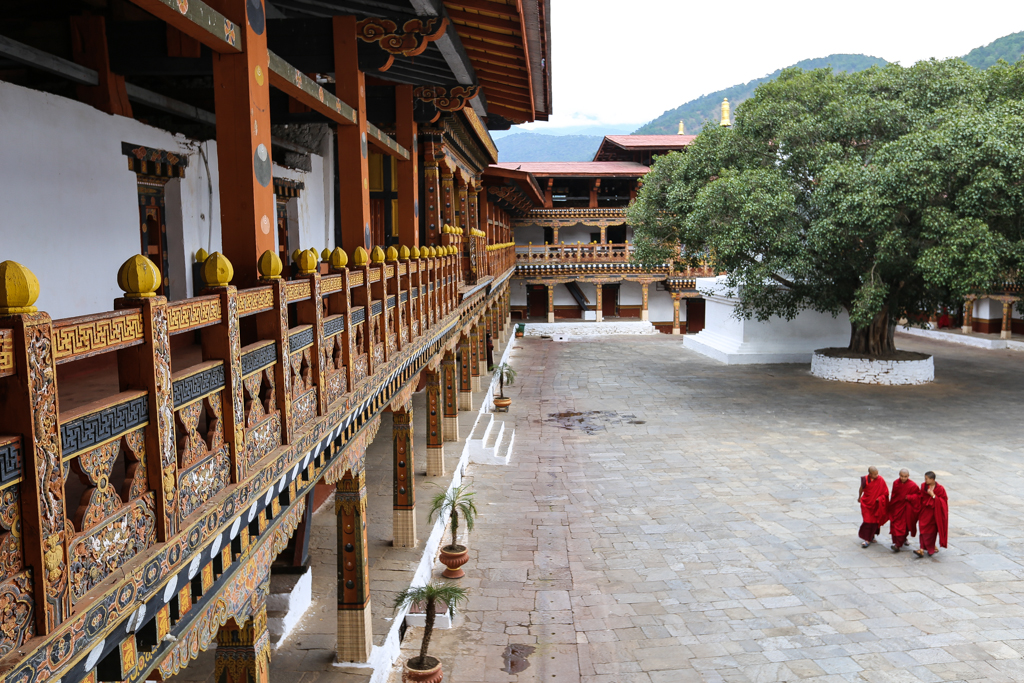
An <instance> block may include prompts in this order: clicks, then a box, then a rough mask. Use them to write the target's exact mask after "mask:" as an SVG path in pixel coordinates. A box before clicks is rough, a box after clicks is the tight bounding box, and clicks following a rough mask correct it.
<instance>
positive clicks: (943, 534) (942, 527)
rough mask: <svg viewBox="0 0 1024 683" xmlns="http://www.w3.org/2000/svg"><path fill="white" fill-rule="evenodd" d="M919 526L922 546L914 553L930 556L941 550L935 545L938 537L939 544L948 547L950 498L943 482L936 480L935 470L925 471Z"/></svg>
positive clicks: (919, 555) (920, 555)
mask: <svg viewBox="0 0 1024 683" xmlns="http://www.w3.org/2000/svg"><path fill="white" fill-rule="evenodd" d="M918 526H919V529H920V534H921V548H920V549H919V550H915V551H914V554H915V555H917V556H918V557H924V554H925V552H927V553H928V557H931V556H932V555H934V554H935V553H937V552H939V549H938V548H936V547H935V539H936V537H938V540H939V545H940V546H942V547H943V548H945V547H946V541H948V540H949V498H948V497H947V496H946V489H945V488H944V487H943V486H942V484H940V483H938V482H937V481H935V473H934V472H925V473H924V485H923V486H922V487H921V514H920V516H919V517H918Z"/></svg>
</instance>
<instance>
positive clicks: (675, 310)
mask: <svg viewBox="0 0 1024 683" xmlns="http://www.w3.org/2000/svg"><path fill="white" fill-rule="evenodd" d="M672 334H679V292H672Z"/></svg>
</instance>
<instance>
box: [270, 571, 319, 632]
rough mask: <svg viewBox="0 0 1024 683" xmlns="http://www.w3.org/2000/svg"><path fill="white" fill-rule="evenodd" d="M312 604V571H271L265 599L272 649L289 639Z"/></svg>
mask: <svg viewBox="0 0 1024 683" xmlns="http://www.w3.org/2000/svg"><path fill="white" fill-rule="evenodd" d="M311 604H313V570H312V568H310V567H306V568H305V570H304V571H300V572H287V573H278V572H271V575H270V595H269V596H267V630H268V631H269V632H270V643H271V645H272V646H273V647H275V648H276V647H277V646H278V644H279V643H280V642H281V641H282V640H284V639H285V638H287V637H288V634H289V633H290V632H291V630H292V629H293V628H295V625H296V624H298V623H299V620H300V619H301V618H302V615H303V614H304V613H305V612H306V610H307V609H309V606H310V605H311Z"/></svg>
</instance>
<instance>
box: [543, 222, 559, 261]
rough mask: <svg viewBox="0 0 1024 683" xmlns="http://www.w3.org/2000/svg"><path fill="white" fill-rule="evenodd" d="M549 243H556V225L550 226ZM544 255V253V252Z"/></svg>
mask: <svg viewBox="0 0 1024 683" xmlns="http://www.w3.org/2000/svg"><path fill="white" fill-rule="evenodd" d="M551 244H558V226H557V225H555V226H554V227H552V228H551ZM545 255H546V254H545Z"/></svg>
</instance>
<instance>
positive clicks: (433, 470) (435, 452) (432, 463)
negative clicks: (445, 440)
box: [427, 446, 444, 477]
mask: <svg viewBox="0 0 1024 683" xmlns="http://www.w3.org/2000/svg"><path fill="white" fill-rule="evenodd" d="M442 474H444V446H440V447H437V448H434V447H431V446H428V447H427V476H428V477H439V476H441V475H442Z"/></svg>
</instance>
